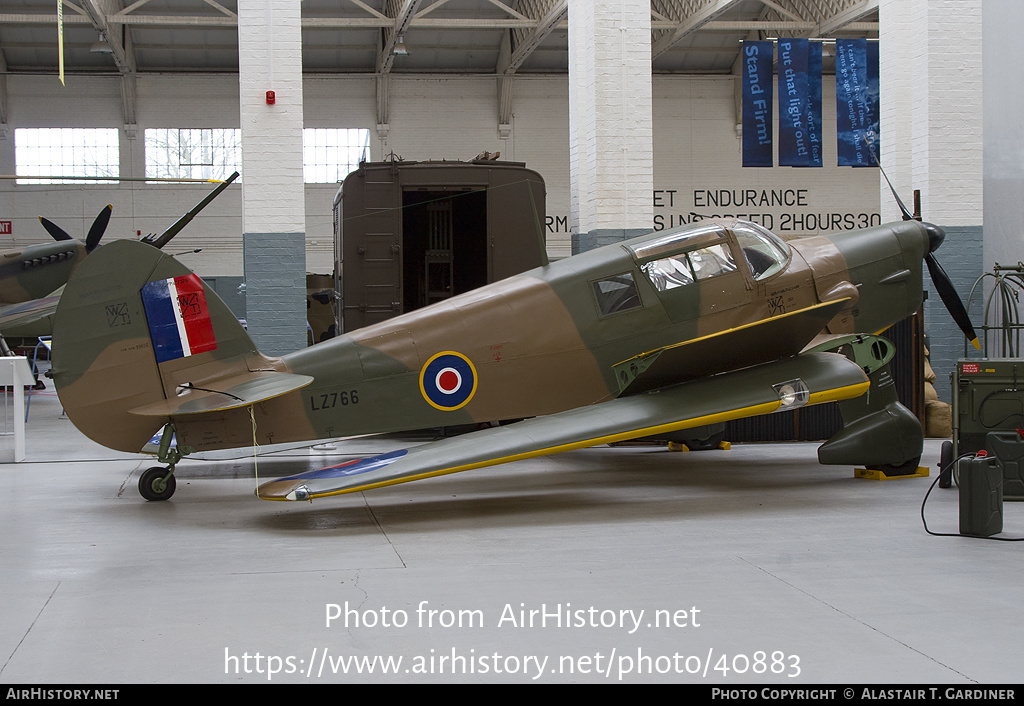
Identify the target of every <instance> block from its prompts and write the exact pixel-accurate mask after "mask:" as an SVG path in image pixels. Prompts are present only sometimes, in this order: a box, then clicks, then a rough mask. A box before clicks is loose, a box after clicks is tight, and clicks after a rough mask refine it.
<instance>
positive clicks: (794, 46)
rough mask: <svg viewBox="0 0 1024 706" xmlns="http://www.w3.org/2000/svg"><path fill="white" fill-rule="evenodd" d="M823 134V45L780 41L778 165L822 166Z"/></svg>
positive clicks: (803, 40) (805, 41)
mask: <svg viewBox="0 0 1024 706" xmlns="http://www.w3.org/2000/svg"><path fill="white" fill-rule="evenodd" d="M812 47H813V49H814V50H815V51H814V57H813V58H812ZM815 59H816V61H815ZM820 131H821V44H820V43H819V42H815V43H814V44H813V45H812V44H811V42H809V41H808V40H806V39H780V40H779V165H781V166H784V167H820V166H822V163H821V132H820Z"/></svg>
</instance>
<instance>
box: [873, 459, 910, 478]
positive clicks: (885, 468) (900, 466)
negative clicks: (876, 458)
mask: <svg viewBox="0 0 1024 706" xmlns="http://www.w3.org/2000/svg"><path fill="white" fill-rule="evenodd" d="M920 463H921V457H920V456H917V457H916V458H912V459H910V460H909V461H904V462H903V463H880V464H878V465H877V466H868V468H870V469H871V470H874V471H881V472H882V473H884V474H885V475H887V476H890V477H892V476H909V475H910V474H912V473H914V472H915V471H916V470H917V469H918V466H919V464H920Z"/></svg>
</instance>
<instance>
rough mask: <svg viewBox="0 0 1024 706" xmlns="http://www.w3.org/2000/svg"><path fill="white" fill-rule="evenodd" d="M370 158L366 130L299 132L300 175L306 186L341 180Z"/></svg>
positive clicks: (307, 130)
mask: <svg viewBox="0 0 1024 706" xmlns="http://www.w3.org/2000/svg"><path fill="white" fill-rule="evenodd" d="M369 158H370V131H369V130H367V129H366V128H321V127H307V128H305V129H304V130H303V131H302V163H303V170H302V172H303V175H304V180H305V182H306V183H307V184H334V183H336V182H340V181H344V180H345V177H347V176H348V175H349V173H350V172H353V171H355V170H356V169H358V168H359V163H360V162H365V161H366V160H368V159H369Z"/></svg>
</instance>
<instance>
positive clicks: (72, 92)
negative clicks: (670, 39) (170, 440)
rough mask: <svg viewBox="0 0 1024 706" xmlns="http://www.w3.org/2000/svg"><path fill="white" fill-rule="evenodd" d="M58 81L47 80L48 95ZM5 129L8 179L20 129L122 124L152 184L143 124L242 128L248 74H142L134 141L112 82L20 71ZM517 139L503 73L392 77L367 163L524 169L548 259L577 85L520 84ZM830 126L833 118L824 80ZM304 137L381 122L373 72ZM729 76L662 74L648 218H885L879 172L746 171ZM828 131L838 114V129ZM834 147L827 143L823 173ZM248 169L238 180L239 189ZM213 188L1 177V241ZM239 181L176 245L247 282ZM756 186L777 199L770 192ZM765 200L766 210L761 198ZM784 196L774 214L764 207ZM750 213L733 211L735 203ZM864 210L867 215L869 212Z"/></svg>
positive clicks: (556, 249) (82, 224) (326, 226)
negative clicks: (493, 161)
mask: <svg viewBox="0 0 1024 706" xmlns="http://www.w3.org/2000/svg"><path fill="white" fill-rule="evenodd" d="M51 84H52V85H51ZM8 90H9V93H10V115H11V117H10V125H11V128H12V129H11V131H10V134H9V135H8V138H7V139H6V140H0V172H2V173H5V174H13V173H14V134H13V132H14V128H17V127H43V126H47V127H58V126H66V127H71V126H75V127H83V126H98V127H117V128H121V129H122V134H121V152H122V158H121V159H122V173H123V174H130V175H133V176H142V175H144V156H143V153H142V148H143V137H142V134H141V133H142V131H143V130H144V129H145V128H147V127H235V126H238V125H239V122H240V117H239V108H238V79H237V76H234V75H223V76H220V75H218V76H211V75H188V76H177V75H176V76H140V77H139V79H138V95H139V99H138V120H139V122H138V132H139V134H138V135H137V136H136V137H135V138H134V139H129V138H128V137H127V136H126V135H125V134H124V130H123V127H124V126H123V125H122V124H121V123H120V114H119V105H120V103H119V101H120V97H119V96H120V94H119V86H118V82H117V79H116V78H114V77H102V78H100V77H97V78H91V77H82V76H70V77H68V88H66V89H63V88H61V86H60V84H59V83H58V82H57V81H56V79H54V80H52V81H50V80H49V77H47V78H38V77H27V76H10V77H8ZM514 91H515V99H514V117H513V122H512V132H511V134H510V135H509V136H508V138H507V139H501V138H500V137H499V135H498V130H497V125H498V116H497V99H496V88H495V79H494V78H493V77H475V76H466V77H430V78H422V77H405V76H401V75H395V76H393V77H392V79H391V93H392V95H391V119H390V131H389V132H388V134H387V135H386V136H385V137H383V138H381V137H378V136H377V135H376V134H375V133H374V135H373V139H372V142H371V151H372V153H371V158H372V159H374V160H378V159H381V158H383V157H384V156H385V155H387V154H388V153H390V152H391V151H394V152H395V153H396V154H397V155H399V156H401V157H403V158H405V159H418V160H424V159H462V160H466V159H471V158H473V157H474V156H475V155H477V154H478V153H479V152H482V151H484V150H489V151H492V152H493V151H496V150H500V151H501V153H502V157H503V158H506V159H512V160H516V161H524V162H526V163H527V165H528V166H529V167H530V168H532V169H536V170H537V171H539V172H540V173H541V174H542V175H543V176H544V178H545V181H546V182H547V187H548V215H549V219H548V243H549V248H548V249H549V252H550V254H551V256H552V257H556V258H557V257H564V256H567V255H569V254H570V241H571V234H570V233H569V161H568V152H569V138H568V131H569V125H568V120H569V118H568V81H567V78H566V77H564V76H554V77H548V76H544V77H540V76H538V77H532V76H518V77H517V78H516V83H515V89H514ZM825 92H826V95H825V98H824V104H825V124H826V125H828V124H829V121H830V118H832V116H834V109H835V108H834V105H830V103H834V101H831V100H830V93H831V87H830V86H829V81H828V80H827V79H826V81H825ZM303 93H304V103H305V105H304V116H305V125H306V126H307V127H367V128H370V129H371V130H372V129H373V127H374V121H375V105H376V103H375V101H376V99H375V85H374V80H373V77H372V76H368V77H361V76H356V77H307V78H306V79H305V81H304V89H303ZM735 111H736V107H735V94H734V81H733V79H732V78H730V77H721V78H715V77H713V78H708V77H682V76H655V78H654V143H655V156H654V170H655V175H654V193H653V194H652V199H653V202H654V212H655V217H654V222H653V223H652V227H654V228H664V227H671V226H674V225H678V224H679V223H680V222H686V221H688V220H689V219H690V218H691V217H692V216H691V212H695V213H698V214H706V215H714V214H725V213H729V214H741V215H750V216H751V217H754V218H760V219H764V220H765V224H766V225H769V226H770V227H772V228H774V229H776V230H778V231H779V232H780V233H783V234H786V233H789V234H795V233H799V232H817V229H816V228H809V227H808V226H814V225H816V224H817V223H818V222H819V221H822V220H824V221H826V222H828V223H831V224H833V225H836V224H838V225H839V226H840V227H855V226H858V225H860V224H861V222H862V220H863V219H864V218H870V217H872V216H874V217H875V218H876V220H877V214H878V211H879V196H878V185H877V173H875V172H874V170H870V169H862V170H856V169H851V168H839V167H834V166H832V167H829V166H826V167H824V168H822V169H813V170H800V169H794V168H780V167H777V168H774V169H749V168H748V169H743V168H742V167H741V166H740V154H739V147H740V142H739V138H738V135H737V132H736V129H735ZM833 122H834V119H833ZM830 153H831V157H832V159H831V161H832V162H833V163H834V161H835V159H834V145H833V146H832V147H831V149H830V148H829V147H828V142H827V136H826V152H825V155H826V164H827V163H828V160H829V157H830ZM244 178H245V175H244V174H243V175H242V179H243V180H244ZM206 191H208V187H206V186H203V185H166V184H144V183H139V182H125V183H122V184H106V185H74V186H67V185H60V186H32V185H15V184H14V183H13V182H9V181H4V182H2V183H0V220H12V221H13V234H12V236H0V238H5V239H4V240H0V247H7V246H11V245H24V244H28V243H31V242H36V241H37V240H38V239H39V238H40V237H43V236H45V234H44V233H43V231H42V228H41V227H40V226H39V224H38V222H37V220H36V219H37V217H38V216H39V215H46V216H47V217H49V218H52V219H54V220H57V221H58V222H59V223H61V224H62V225H63V226H64V227H65V229H66V230H68V231H69V232H72V233H74V232H76V230H77V232H81V233H84V232H85V231H86V229H88V227H89V224H90V223H91V221H92V218H93V217H94V216H95V214H96V213H98V212H99V210H100V209H101V208H102V207H103V206H104V205H106V204H107V203H113V205H114V214H113V218H112V221H111V225H110V228H109V230H108V237H110V236H115V237H129V236H130V235H133V234H135V233H136V231H139V230H141V231H142V233H143V234H145V233H148V232H151V231H159V230H161V229H162V228H164V227H166V226H167V225H169V224H170V223H171V222H173V220H174V219H175V218H177V217H178V216H179V215H181V213H183V212H184V211H186V210H187V209H188V208H190V207H191V206H192V205H194V203H195V202H196V201H198V200H199V199H200V198H201V197H202V195H203V194H204V193H205V192H206ZM336 191H337V187H336V185H334V184H307V185H306V188H305V196H306V204H305V205H306V239H307V246H308V255H307V257H308V268H309V269H310V270H311V271H316V272H321V271H322V272H329V271H330V269H331V268H332V260H331V257H332V256H331V250H332V248H331V242H332V220H331V204H332V201H333V198H334V194H335V192H336ZM239 192H240V189H238V188H237V187H231V188H229V189H228V191H227V192H226V193H225V194H223V195H221V196H220V197H219V198H218V199H217V200H216V201H214V202H213V204H211V205H210V206H209V207H208V208H207V210H206V211H204V213H203V215H202V217H200V218H197V219H196V220H195V221H193V222H192V224H190V225H189V227H188V228H187V229H186V230H185V231H183V232H182V233H181V234H180V235H179V236H178V237H177V239H176V240H175V241H174V248H173V249H174V251H175V252H181V251H185V250H191V249H194V248H200V247H201V248H203V252H201V253H198V254H194V255H189V256H188V262H189V264H190V265H191V266H193V267H195V268H196V269H197V271H198V272H199V273H200V274H203V275H210V276H212V275H241V273H242V258H241V236H240V234H241V228H242V226H241V217H240V211H241V197H240V193H239ZM762 192H768V193H767V195H765V194H763V193H762ZM765 197H766V198H767V201H768V203H769V205H767V206H765V205H764V203H765V201H764V198H765ZM773 197H774V200H775V202H776V203H775V205H770V202H771V201H772V199H773ZM737 200H739V201H740V202H741V205H740V206H739V207H737V206H736V205H734V204H735V202H736V201H737ZM862 214H866V215H862Z"/></svg>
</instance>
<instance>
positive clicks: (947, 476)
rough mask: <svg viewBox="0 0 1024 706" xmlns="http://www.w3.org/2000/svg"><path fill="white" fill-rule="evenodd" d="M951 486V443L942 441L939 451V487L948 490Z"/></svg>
mask: <svg viewBox="0 0 1024 706" xmlns="http://www.w3.org/2000/svg"><path fill="white" fill-rule="evenodd" d="M952 485H953V442H952V441H943V442H942V449H941V450H940V451H939V487H940V488H949V487H950V486H952Z"/></svg>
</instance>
